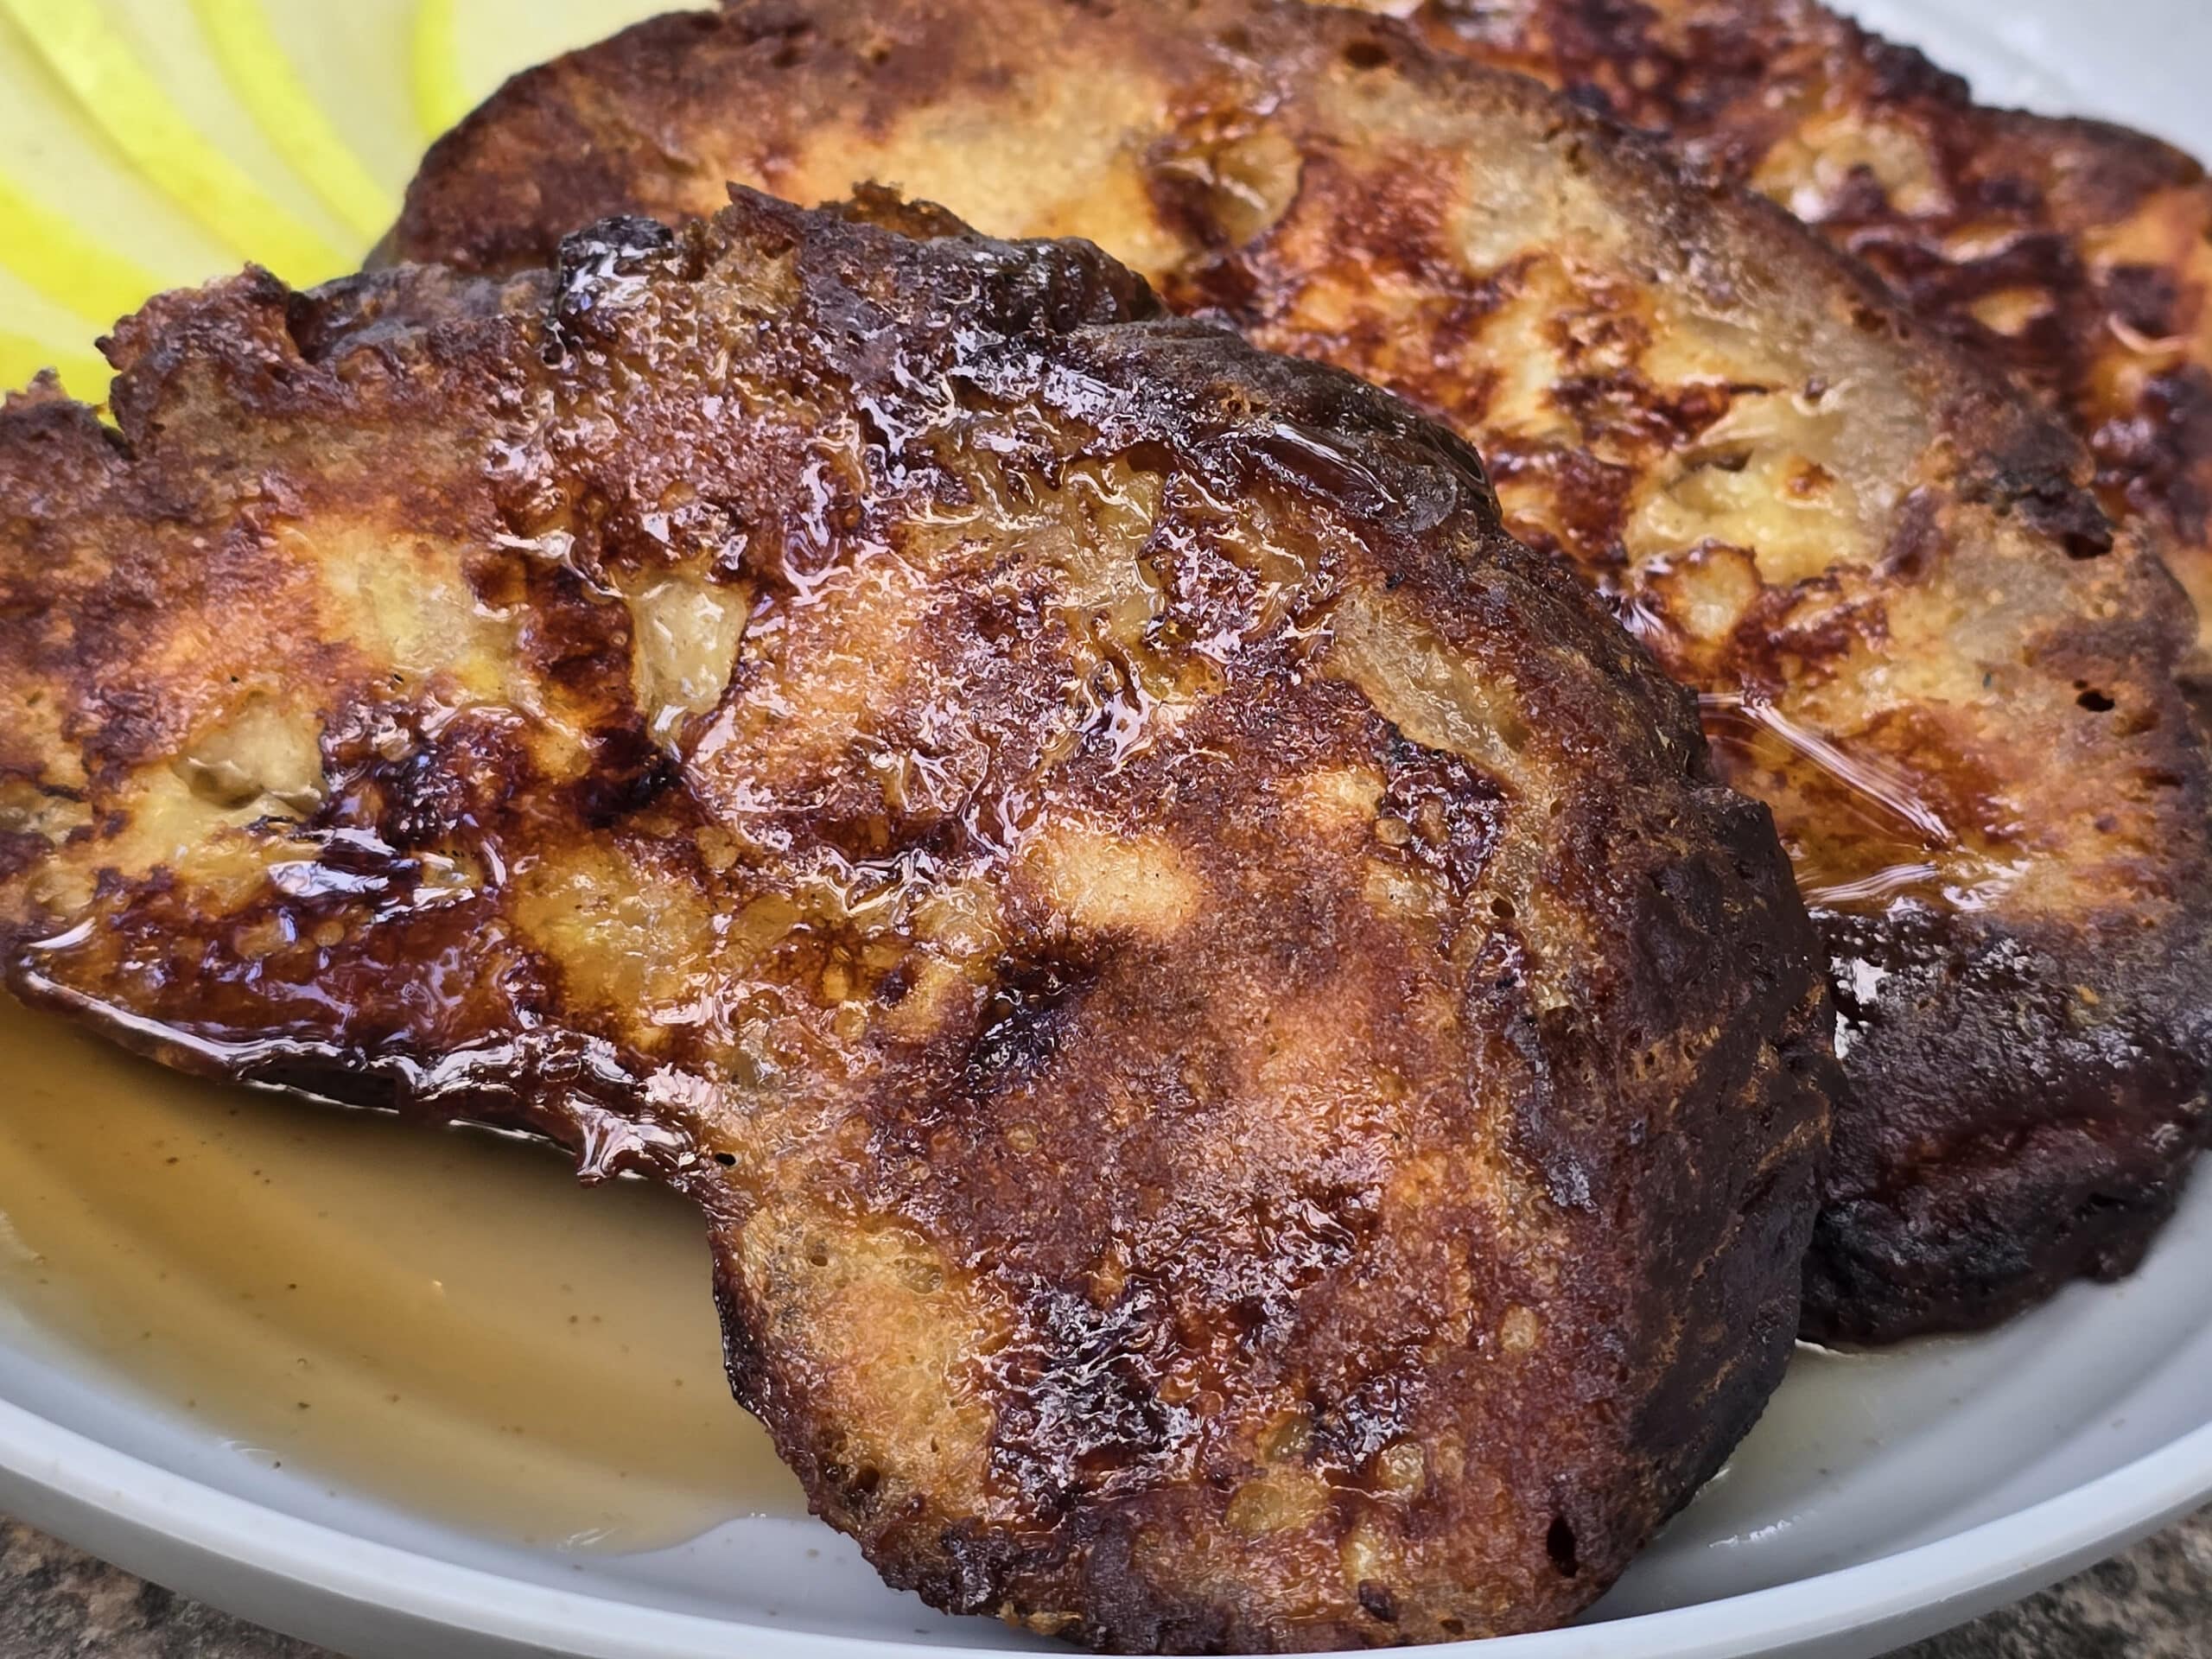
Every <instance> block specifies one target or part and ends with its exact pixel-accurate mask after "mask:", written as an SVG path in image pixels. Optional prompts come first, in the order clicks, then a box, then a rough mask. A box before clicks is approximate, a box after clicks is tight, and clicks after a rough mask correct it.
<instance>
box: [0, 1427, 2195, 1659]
mask: <svg viewBox="0 0 2212 1659" xmlns="http://www.w3.org/2000/svg"><path fill="white" fill-rule="evenodd" d="M0 1474H4V1475H8V1476H12V1477H13V1478H15V1479H16V1481H18V1482H21V1483H22V1484H25V1485H27V1486H29V1487H31V1488H34V1489H36V1490H38V1491H42V1492H44V1493H45V1494H47V1495H48V1497H49V1498H51V1499H54V1500H58V1501H60V1503H63V1504H65V1505H68V1506H72V1507H73V1508H75V1509H77V1510H80V1511H83V1510H88V1511H90V1512H92V1513H94V1514H97V1515H100V1516H105V1517H106V1518H108V1519H109V1520H111V1521H113V1522H118V1523H120V1524H121V1525H122V1526H123V1527H124V1528H125V1529H128V1530H129V1531H130V1533H131V1534H132V1535H134V1536H135V1537H138V1538H143V1539H154V1540H159V1541H163V1542H166V1543H168V1544H170V1545H173V1546H181V1547H183V1548H187V1549H189V1550H194V1551H197V1552H200V1553H203V1554H207V1555H210V1556H213V1557H214V1558H216V1559H218V1560H223V1561H226V1562H228V1563H231V1564H232V1565H234V1566H236V1567H241V1568H244V1569H245V1570H246V1571H248V1572H250V1573H253V1574H255V1575H256V1576H257V1578H259V1579H262V1580H272V1581H282V1582H285V1583H289V1584H290V1585H292V1586H296V1587H299V1588H303V1589H307V1590H309V1591H313V1592H320V1593H321V1594H323V1595H325V1596H333V1597H337V1598H340V1599H345V1600H346V1601H349V1602H355V1603H361V1604H366V1605H369V1606H372V1607H374V1608H376V1609H378V1610H379V1611H383V1612H385V1613H386V1614H388V1615H399V1616H402V1617H405V1618H413V1619H416V1620H420V1621H423V1622H426V1623H428V1624H433V1625H436V1626H440V1627H442V1628H444V1629H447V1630H454V1631H456V1632H462V1631H465V1632H467V1633H469V1634H471V1635H474V1636H478V1637H489V1638H493V1639H495V1640H502V1641H506V1642H511V1643H524V1644H528V1645H530V1646H532V1647H535V1648H537V1649H542V1650H544V1651H547V1652H550V1653H556V1654H569V1655H587V1656H594V1659H599V1656H621V1659H632V1656H641V1659H707V1656H717V1659H719V1656H723V1655H727V1654H728V1652H729V1651H730V1645H729V1644H730V1641H731V1638H732V1637H734V1636H735V1635H737V1634H738V1633H740V1632H743V1633H744V1634H745V1635H746V1637H747V1638H748V1639H749V1641H750V1642H751V1643H753V1646H752V1649H751V1650H752V1651H753V1652H756V1653H758V1654H760V1656H761V1659H888V1656H893V1655H897V1656H901V1659H1004V1654H1005V1651H1006V1650H1005V1649H995V1648H993V1649H986V1648H978V1647H969V1646H965V1645H962V1646H950V1647H948V1646H944V1645H937V1644H925V1643H912V1642H906V1641H887V1640H882V1639H879V1638H874V1637H841V1636H831V1635H828V1634H824V1633H821V1632H816V1631H806V1630H789V1629H782V1628H779V1627H777V1626H774V1625H772V1624H764V1623H760V1622H758V1621H753V1620H747V1619H743V1618H711V1617H708V1616H705V1615H702V1614H697V1613H688V1612H679V1611H674V1610H672V1609H667V1608H658V1607H652V1606H648V1605H640V1604H637V1603H632V1602H625V1601H620V1600H617V1599H612V1598H608V1597H603V1596H597V1595H592V1594H589V1593H587V1592H580V1591H574V1590H563V1589H559V1588H556V1587H555V1586H550V1585H543V1584H538V1583H535V1582H532V1581H531V1580H524V1579H518V1578H512V1577H508V1576H506V1575H504V1574H501V1573H496V1572H493V1571H490V1570H488V1569H486V1568H483V1567H467V1566H463V1565H461V1564H459V1563H456V1562H454V1561H450V1560H442V1559H441V1558H439V1557H437V1556H435V1555H430V1554H423V1553H421V1552H419V1551H416V1550H410V1549H407V1548H403V1547H400V1546H397V1545H394V1544H387V1543H383V1542H380V1541H376V1540H373V1539H369V1538H365V1537H362V1536H360V1535H358V1534H355V1533H351V1532H347V1531H345V1530H343V1529H340V1528H336V1527H333V1526H329V1525H327V1524H326V1523H324V1522H317V1521H309V1520H307V1519H305V1518H303V1517H300V1516H292V1515H289V1514H286V1513H285V1512H283V1511H282V1510H277V1509H274V1508H271V1507H270V1506H269V1505H267V1504H264V1503H257V1502H255V1501H253V1500H252V1499H251V1498H246V1497H240V1496H238V1495H237V1494H235V1493H232V1492H227V1491H223V1490H221V1489H220V1488H219V1487H215V1486H211V1485H209V1484H206V1483H205V1482H202V1481H199V1480H195V1479H194V1478H191V1477H188V1476H185V1475H181V1474H178V1473H176V1472H175V1471H171V1470H168V1469H164V1468H162V1467H161V1466H160V1465H157V1464H154V1463H151V1462H149V1461H148V1460H146V1459H141V1458H138V1457H137V1456H134V1455H133V1454H131V1453H129V1452H122V1451H119V1450H118V1449H116V1448H115V1447H112V1446H106V1445H105V1444H103V1443H102V1442H100V1441H99V1440H94V1439H92V1437H90V1436H88V1435H85V1434H82V1433H78V1432H77V1431H76V1430H73V1429H70V1428H66V1427H62V1426H61V1425H60V1424H57V1423H54V1422H52V1421H49V1420H48V1419H46V1418H44V1417H41V1416H40V1415H39V1414H36V1413H35V1412H32V1411H30V1410H29V1409H28V1408H24V1407H22V1406H19V1405H16V1404H15V1403H13V1402H9V1401H5V1400H0ZM2206 1497H2212V1422H2207V1423H2205V1424H2202V1425H2201V1426H2200V1427H2197V1428H2196V1429H2193V1430H2191V1431H2190V1432H2189V1433H2185V1434H2183V1435H2180V1436H2178V1437H2177V1438H2175V1439H2173V1440H2169V1441H2167V1442H2166V1443H2165V1444H2164V1446H2160V1447H2158V1448H2157V1449H2156V1450H2153V1451H2151V1452H2145V1453H2144V1454H2143V1455H2142V1456H2140V1457H2139V1458H2136V1459H2133V1461H2131V1462H2129V1463H2126V1464H2123V1465H2121V1466H2120V1468H2118V1469H2115V1470H2113V1471H2108V1472H2107V1473H2106V1474H2103V1475H2101V1476H2099V1477H2097V1478H2094V1479H2093V1480H2090V1481H2087V1482H2084V1483H2082V1484H2080V1485H2077V1486H2075V1487H2073V1488H2070V1489H2069V1490H2068V1491H2064V1492H2061V1493H2059V1494H2057V1495H2056V1496H2054V1497H2050V1498H2046V1499H2044V1501H2042V1502H2040V1503H2034V1504H2031V1505H2029V1506H2028V1507H2026V1508H2024V1509H2021V1510H2014V1511H2012V1513H2010V1514H2008V1515H2004V1516H1997V1517H1995V1518H1993V1519H1992V1520H1988V1521H1985V1522H1980V1523H1978V1524H1977V1525H1974V1526H1972V1527H1969V1528H1967V1529H1964V1530H1962V1531H1960V1532H1957V1533H1954V1534H1951V1535H1948V1536H1946V1537H1943V1538H1939V1539H1936V1540H1932V1541H1929V1542H1927V1543H1924V1544H1920V1545H1916V1546H1914V1547H1912V1548H1908V1549H1904V1550H1901V1551H1899V1552H1897V1554H1892V1555H1888V1556H1883V1557H1878V1558H1877V1559H1876V1560H1872V1561H1866V1562H1861V1563H1859V1564H1857V1565H1855V1566H1852V1567H1840V1568H1835V1569H1832V1570H1830V1571H1828V1572H1826V1573H1816V1574H1815V1575H1813V1576H1811V1577H1808V1578H1803V1579H1796V1580H1790V1581H1789V1582H1787V1583H1783V1584H1779V1585H1774V1586H1769V1587H1768V1588H1766V1589H1764V1590H1754V1591H1748V1592H1743V1593H1741V1594H1738V1595H1734V1596H1726V1597H1722V1598H1719V1599H1716V1600H1712V1601H1706V1602H1700V1603H1695V1604H1693V1605H1689V1606H1686V1607H1675V1608H1669V1609H1666V1610H1664V1611H1658V1612H1650V1613H1641V1614H1636V1615H1632V1616H1630V1617H1628V1618H1619V1619H1614V1620H1609V1621H1605V1622H1603V1623H1599V1624H1581V1625H1570V1626H1567V1627H1566V1628H1564V1629H1561V1630H1542V1631H1536V1632H1533V1633H1530V1634H1529V1635H1525V1636H1510V1637H1492V1638H1490V1639H1488V1640H1484V1641H1470V1642H1462V1643H1446V1644H1443V1645H1441V1646H1439V1647H1436V1648H1433V1649H1429V1650H1430V1651H1433V1652H1437V1653H1442V1654H1452V1653H1464V1654H1472V1653H1474V1652H1476V1651H1478V1650H1479V1651H1480V1652H1481V1653H1482V1654H1483V1655H1484V1659H1569V1656H1573V1659H1586V1656H1592V1655H1597V1654H1603V1655H1605V1656H1608V1659H1625V1656H1633V1659H1738V1656H1751V1655H1755V1654H1773V1653H1779V1652H1788V1651H1790V1650H1792V1649H1796V1648H1799V1647H1801V1646H1802V1645H1803V1644H1805V1643H1815V1642H1823V1641H1831V1640H1834V1639H1837V1638H1843V1637H1849V1636H1851V1635H1852V1634H1853V1632H1859V1631H1868V1630H1875V1629H1878V1628H1879V1627H1883V1626H1885V1625H1892V1624H1895V1625H1903V1624H1904V1623H1905V1622H1907V1621H1910V1620H1912V1619H1914V1618H1916V1617H1918V1618H1923V1619H1925V1617H1926V1616H1927V1615H1928V1614H1929V1613H1931V1612H1934V1613H1937V1614H1938V1615H1939V1619H1940V1622H1938V1623H1935V1624H1926V1625H1925V1627H1924V1628H1923V1629H1922V1630H1919V1631H1918V1632H1917V1633H1919V1634H1925V1633H1928V1631H1929V1630H1936V1629H1942V1628H1945V1627H1946V1626H1947V1624H1951V1623H1956V1622H1960V1621H1962V1620H1964V1619H1966V1618H1971V1617H1973V1616H1974V1614H1975V1613H1976V1612H1978V1611H1982V1610H1983V1608H1984V1605H1986V1604H1985V1603H1982V1602H1977V1601H1975V1600H1974V1598H1975V1597H1976V1596H1977V1595H1981V1596H1985V1597H1987V1596H1991V1595H1992V1592H1994V1599H2002V1596H2003V1594H2004V1593H2005V1592H2006V1591H2008V1590H2009V1589H2011V1588H2012V1587H2013V1586H2018V1585H2019V1584H2021V1583H2023V1582H2024V1581H2026V1580H2032V1579H2033V1578H2034V1577H2035V1576H2036V1575H2037V1574H2042V1573H2048V1574H2049V1575H2050V1577H2051V1578H2056V1577H2058V1576H2062V1575H2063V1573H2064V1572H2065V1571H2067V1570H2069V1567H2070V1566H2071V1565H2072V1564H2074V1563H2075V1562H2076V1561H2077V1560H2085V1559H2088V1558H2091V1557H2094V1555H2095V1554H2097V1553H2098V1552H2100V1551H2101V1550H2102V1549H2104V1548H2106V1547H2107V1546H2109V1545H2110V1544H2112V1543H2113V1541H2116V1540H2120V1539H2123V1538H2126V1537H2128V1536H2129V1535H2140V1534H2142V1533H2145V1532H2147V1531H2149V1530H2152V1529H2155V1528H2157V1527H2158V1526H2159V1525H2162V1524H2163V1523H2164V1522H2166V1521H2168V1520H2170V1519H2171V1518H2173V1517H2175V1516H2178V1515H2180V1514H2182V1513H2183V1512H2185V1511H2187V1510H2190V1509H2191V1508H2193V1507H2194V1506H2195V1505H2196V1504H2197V1503H2201V1502H2202V1501H2203V1500H2204V1499H2205V1498H2206ZM63 1529H64V1531H66V1530H67V1523H66V1522H65V1523H64V1526H63ZM182 1576H189V1575H182ZM171 1587H173V1588H176V1589H179V1590H181V1592H183V1593H186V1594H188V1595H193V1594H202V1593H204V1592H200V1591H199V1590H196V1589H195V1588H194V1586H192V1585H190V1584H184V1585H179V1586H171ZM244 1616H245V1617H247V1618H252V1617H253V1616H254V1615H253V1613H252V1611H251V1608H246V1609H245V1610H244ZM1902 1639H1904V1640H1910V1639H1912V1634H1911V1633H1907V1634H1905V1635H1904V1637H1903V1638H1902ZM587 1643H588V1645H586V1644H587ZM1321 1659H1328V1656H1321ZM1339 1659H1349V1656H1339Z"/></svg>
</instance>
